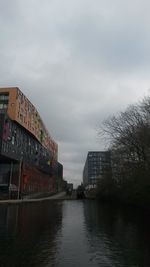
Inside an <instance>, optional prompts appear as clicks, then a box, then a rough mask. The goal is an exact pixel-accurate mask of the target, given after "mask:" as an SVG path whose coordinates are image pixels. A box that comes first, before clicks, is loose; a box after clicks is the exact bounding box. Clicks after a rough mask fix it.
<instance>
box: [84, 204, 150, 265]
mask: <svg viewBox="0 0 150 267" xmlns="http://www.w3.org/2000/svg"><path fill="white" fill-rule="evenodd" d="M84 214H85V222H86V227H87V239H88V242H89V245H90V249H89V254H90V255H91V258H90V260H91V262H92V264H97V266H103V267H105V266H106V267H108V266H111V267H112V266H115V267H116V266H119V267H122V266H123V267H124V266H132V267H137V266H141V267H143V266H146V267H147V266H150V258H149V251H150V229H149V223H150V218H149V214H148V213H147V214H145V212H144V211H142V210H139V209H138V208H136V209H133V207H132V208H129V207H126V208H125V207H116V206H113V205H110V204H104V203H103V204H99V203H93V201H87V202H85V205H84ZM91 266H93V265H91Z"/></svg>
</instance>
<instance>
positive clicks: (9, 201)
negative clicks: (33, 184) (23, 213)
mask: <svg viewBox="0 0 150 267" xmlns="http://www.w3.org/2000/svg"><path fill="white" fill-rule="evenodd" d="M65 196H66V192H60V193H58V194H55V195H52V196H49V197H43V198H28V199H27V198H24V199H7V200H0V204H21V203H32V202H41V201H47V200H57V199H65Z"/></svg>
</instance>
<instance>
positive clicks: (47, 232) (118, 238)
mask: <svg viewBox="0 0 150 267" xmlns="http://www.w3.org/2000/svg"><path fill="white" fill-rule="evenodd" d="M149 225H150V218H149V213H147V214H145V212H144V211H141V210H138V209H135V208H128V207H127V208H125V207H116V206H112V205H108V204H104V203H103V204H100V203H96V202H95V201H80V200H79V201H62V202H59V201H49V202H44V203H35V204H24V205H12V206H11V205H10V206H2V205H1V206H0V267H31V266H32V267H51V266H55V267H67V266H68V267H83V266H86V267H99V266H101V267H127V266H128V267H148V266H150V258H149V251H150V229H149Z"/></svg>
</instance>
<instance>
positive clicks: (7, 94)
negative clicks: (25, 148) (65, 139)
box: [0, 87, 58, 160]
mask: <svg viewBox="0 0 150 267" xmlns="http://www.w3.org/2000/svg"><path fill="white" fill-rule="evenodd" d="M6 108H7V114H8V116H9V117H10V118H11V119H12V120H14V121H16V122H18V123H19V124H20V125H21V126H23V127H24V128H25V129H27V130H28V131H29V132H30V133H32V134H33V135H34V136H35V137H36V138H37V140H38V141H39V142H40V143H41V144H42V145H43V146H44V147H45V148H47V149H48V150H49V151H50V152H51V153H52V154H53V157H54V159H55V160H57V154H58V145H57V144H56V142H55V141H54V140H53V139H52V138H51V136H50V135H49V133H48V130H47V129H46V127H45V125H44V123H43V121H42V119H41V117H40V115H39V113H38V111H37V110H36V108H35V107H34V105H33V104H32V103H31V102H30V101H29V100H28V99H27V97H26V96H25V95H24V94H23V93H22V92H21V91H20V89H19V88H18V87H12V88H0V110H2V109H6Z"/></svg>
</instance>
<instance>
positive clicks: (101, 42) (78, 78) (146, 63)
mask: <svg viewBox="0 0 150 267" xmlns="http://www.w3.org/2000/svg"><path fill="white" fill-rule="evenodd" d="M149 13H150V1H149V0H93V1H92V0H0V86H1V87H2V86H18V87H19V88H20V89H21V90H22V91H23V92H24V94H25V95H26V96H27V97H28V98H29V99H30V101H31V102H32V103H33V104H34V105H35V106H36V108H37V109H38V111H39V113H40V114H41V117H42V119H43V121H44V122H45V124H46V126H47V128H48V130H49V132H50V134H51V135H52V137H53V138H54V139H55V140H56V142H57V143H58V145H59V161H60V162H61V163H62V164H63V166H64V176H65V178H66V179H67V180H68V181H69V182H73V183H74V184H75V185H77V184H79V183H80V182H81V180H82V171H83V167H84V163H85V160H86V156H87V152H88V151H89V150H104V149H107V145H106V144H105V143H104V141H103V140H101V139H100V138H99V137H98V134H97V129H98V127H99V126H100V125H101V123H102V121H103V120H104V119H106V118H107V117H109V116H110V115H112V114H116V113H117V112H119V111H120V110H124V109H125V108H126V107H127V106H128V105H129V104H131V103H135V102H137V101H138V100H140V99H141V98H142V97H144V96H146V95H149V94H150V89H149V88H150V15H149Z"/></svg>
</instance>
